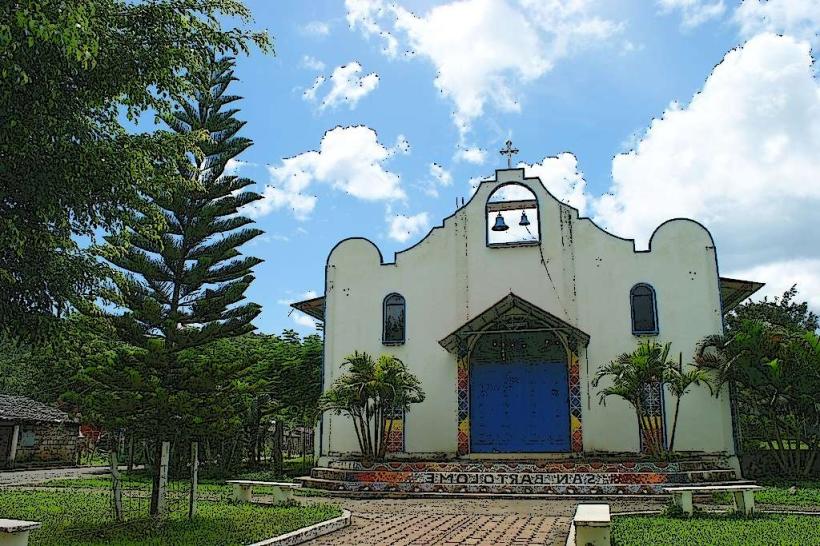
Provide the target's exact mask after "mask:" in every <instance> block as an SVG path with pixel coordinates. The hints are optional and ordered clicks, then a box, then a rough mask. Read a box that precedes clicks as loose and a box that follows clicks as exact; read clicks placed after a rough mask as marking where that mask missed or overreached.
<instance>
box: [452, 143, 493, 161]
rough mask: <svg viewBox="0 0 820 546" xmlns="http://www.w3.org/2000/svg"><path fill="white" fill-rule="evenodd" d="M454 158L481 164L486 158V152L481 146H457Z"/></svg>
mask: <svg viewBox="0 0 820 546" xmlns="http://www.w3.org/2000/svg"><path fill="white" fill-rule="evenodd" d="M454 159H455V160H456V161H466V162H467V163H472V164H474V165H483V164H484V162H485V161H486V160H487V152H486V150H482V149H481V148H475V147H473V148H461V147H459V148H458V149H457V150H456V154H455V156H454Z"/></svg>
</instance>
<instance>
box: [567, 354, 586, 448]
mask: <svg viewBox="0 0 820 546" xmlns="http://www.w3.org/2000/svg"><path fill="white" fill-rule="evenodd" d="M580 368H581V366H580V363H579V360H578V355H576V354H575V353H574V352H571V353H570V355H569V414H570V421H571V425H570V434H571V435H572V438H570V441H571V443H572V452H573V453H582V452H583V451H584V434H583V426H582V423H581V408H582V407H583V404H582V402H581V370H580Z"/></svg>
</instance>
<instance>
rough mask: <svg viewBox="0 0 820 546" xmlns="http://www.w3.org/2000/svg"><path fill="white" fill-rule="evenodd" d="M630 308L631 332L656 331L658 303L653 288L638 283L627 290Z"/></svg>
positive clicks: (651, 332) (650, 332)
mask: <svg viewBox="0 0 820 546" xmlns="http://www.w3.org/2000/svg"><path fill="white" fill-rule="evenodd" d="M629 303H630V307H631V310H632V333H633V334H635V335H654V334H657V333H658V303H657V300H656V297H655V289H654V288H652V287H651V286H650V285H648V284H646V283H639V284H636V285H635V286H633V287H632V290H630V291H629Z"/></svg>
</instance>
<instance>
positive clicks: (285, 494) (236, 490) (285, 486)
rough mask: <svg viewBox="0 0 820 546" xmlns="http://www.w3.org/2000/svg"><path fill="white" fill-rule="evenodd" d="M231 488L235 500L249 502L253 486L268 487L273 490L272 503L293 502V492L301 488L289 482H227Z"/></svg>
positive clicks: (251, 497)
mask: <svg viewBox="0 0 820 546" xmlns="http://www.w3.org/2000/svg"><path fill="white" fill-rule="evenodd" d="M226 483H229V484H231V485H232V486H233V494H234V497H235V498H236V500H238V501H242V502H251V500H252V499H253V488H254V486H259V487H270V488H271V489H272V490H273V501H274V502H277V503H278V502H288V501H291V500H294V496H293V492H294V491H295V490H296V489H299V488H300V487H302V486H301V485H299V484H298V483H289V482H262V481H256V480H228V481H227V482H226Z"/></svg>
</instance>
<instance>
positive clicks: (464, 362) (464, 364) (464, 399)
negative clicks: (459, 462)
mask: <svg viewBox="0 0 820 546" xmlns="http://www.w3.org/2000/svg"><path fill="white" fill-rule="evenodd" d="M457 365H458V372H457V380H456V383H457V391H458V454H459V455H467V454H468V453H470V358H469V356H463V357H459V359H458V364H457Z"/></svg>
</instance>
